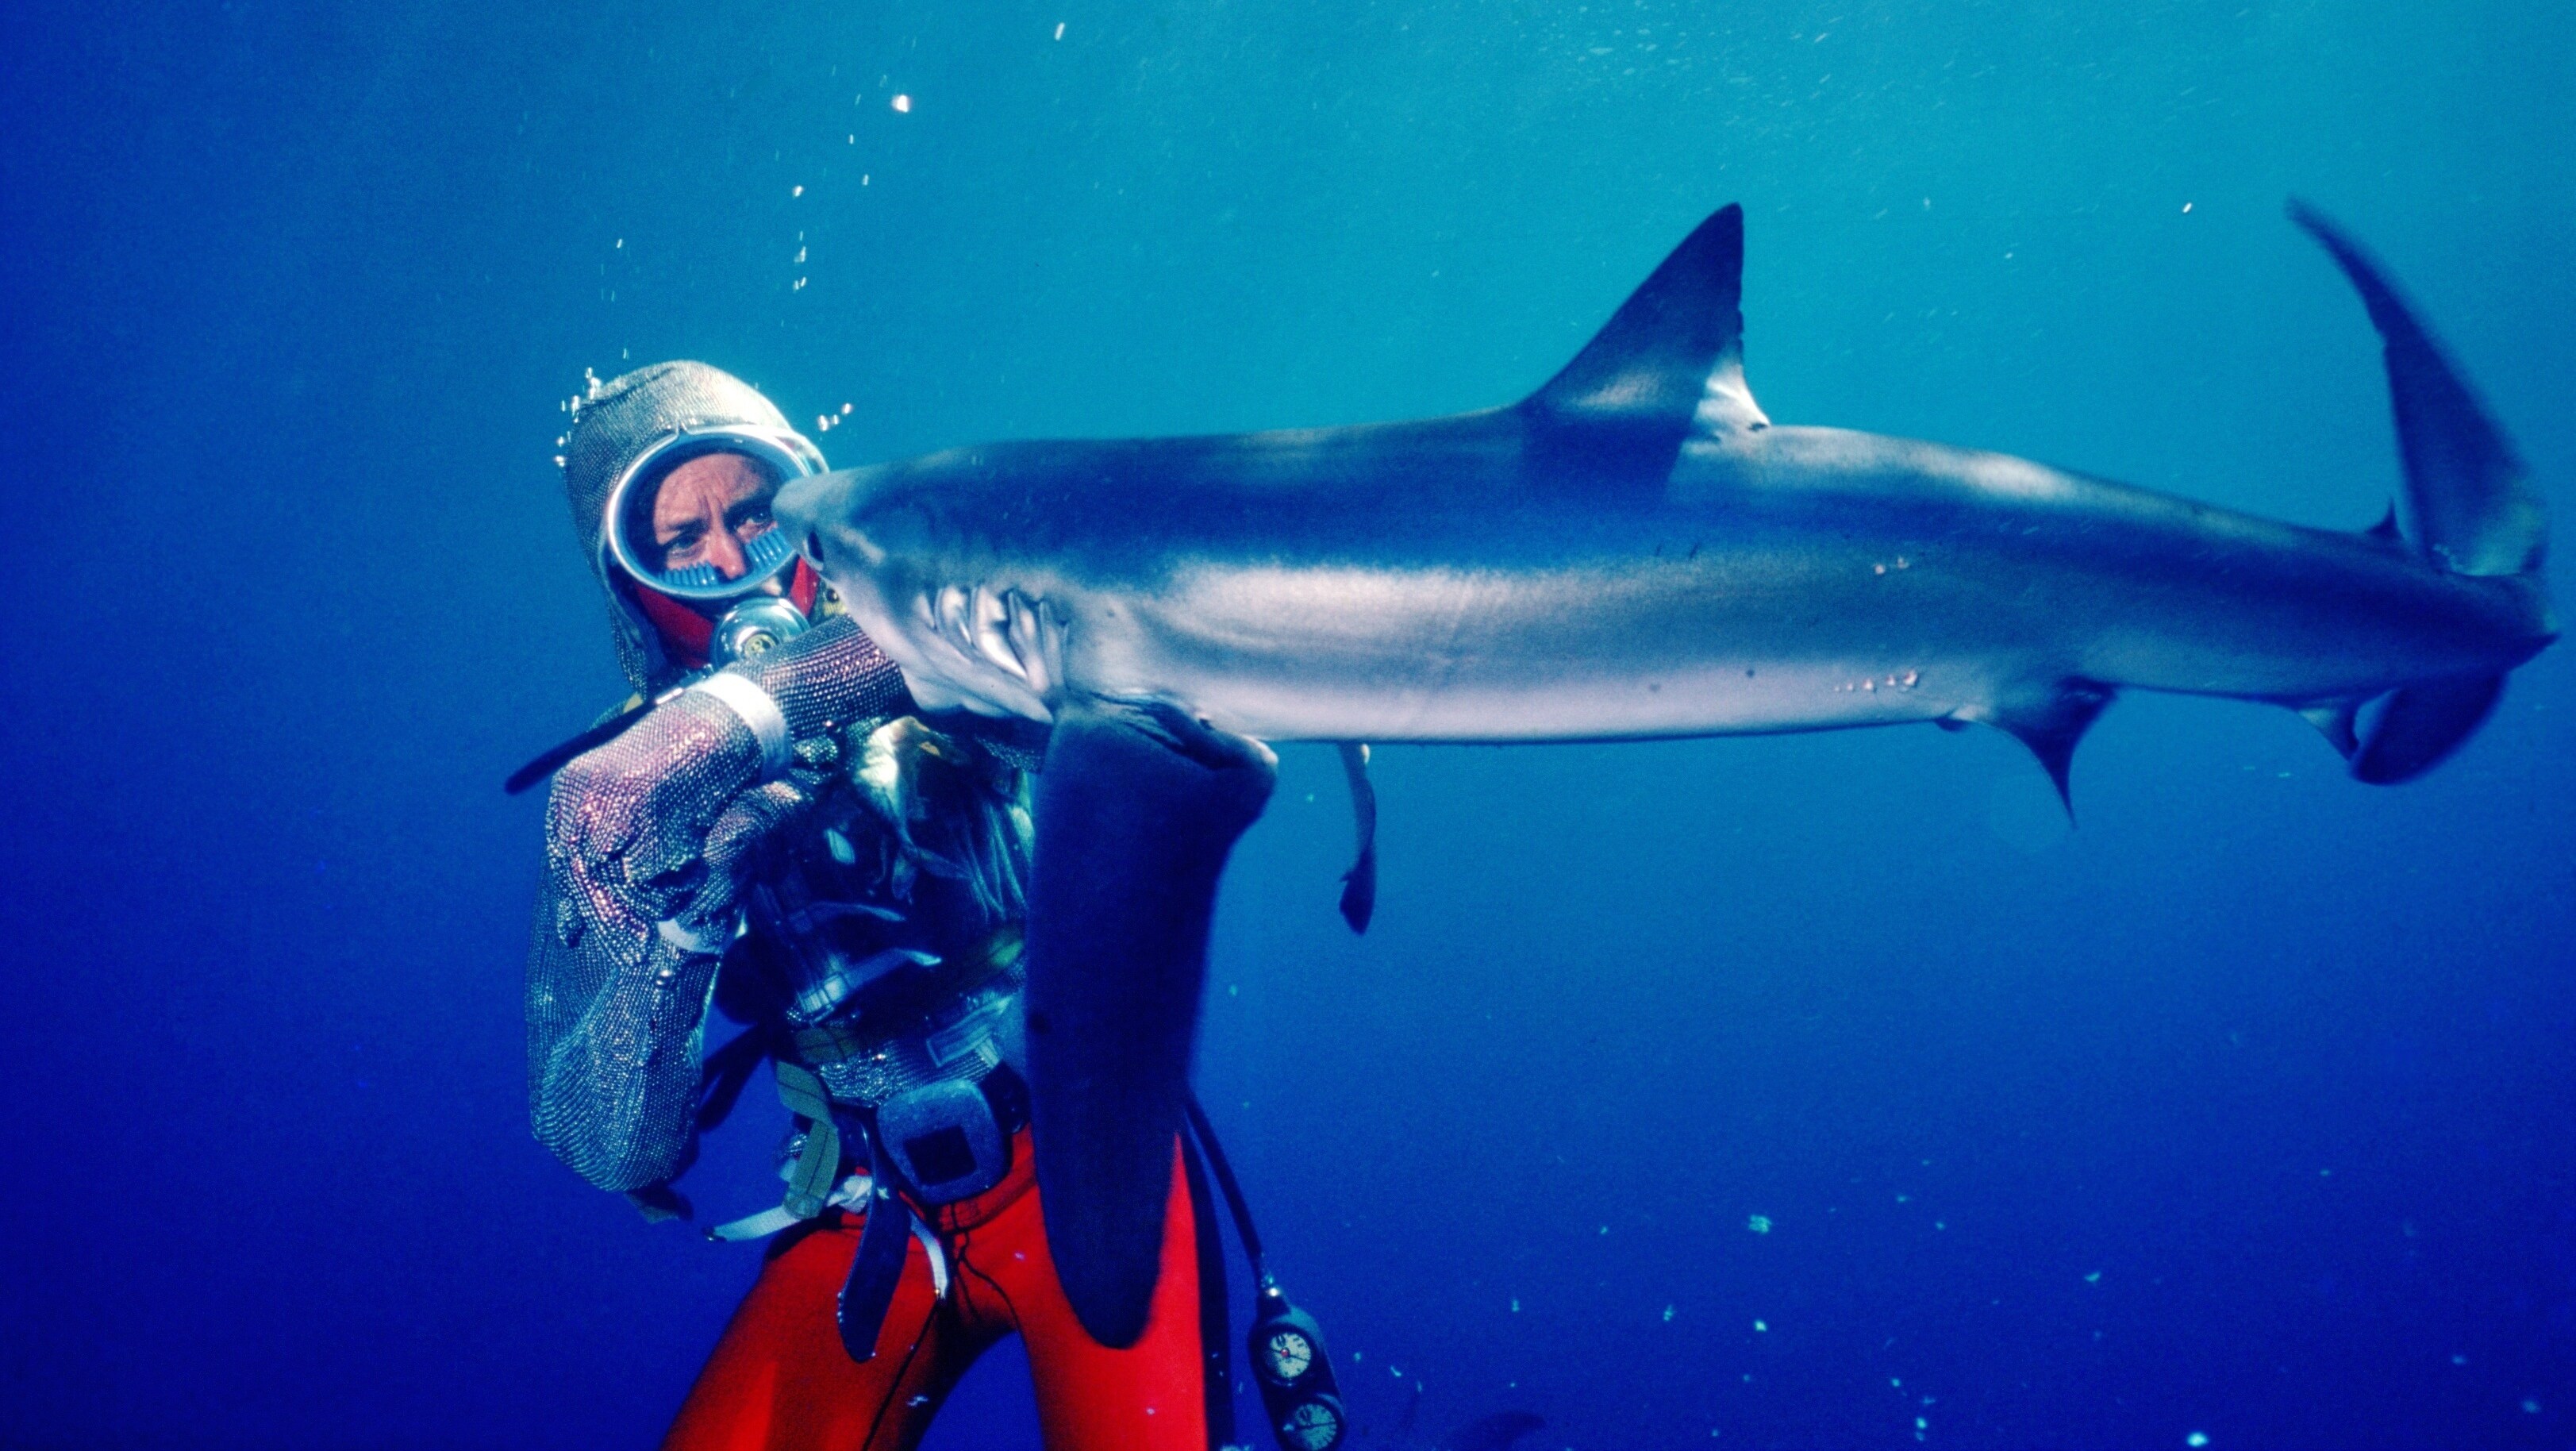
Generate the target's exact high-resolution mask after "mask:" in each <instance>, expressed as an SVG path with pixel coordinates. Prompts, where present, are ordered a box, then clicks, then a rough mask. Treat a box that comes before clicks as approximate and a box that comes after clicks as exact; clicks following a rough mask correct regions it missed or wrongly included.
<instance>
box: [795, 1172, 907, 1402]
mask: <svg viewBox="0 0 2576 1451" xmlns="http://www.w3.org/2000/svg"><path fill="white" fill-rule="evenodd" d="M863 1137H864V1138H865V1139H866V1140H867V1143H868V1171H869V1172H868V1180H869V1183H870V1184H872V1185H873V1186H874V1188H873V1189H872V1190H871V1191H870V1192H871V1197H870V1199H869V1200H868V1217H867V1222H866V1223H865V1224H863V1225H861V1226H860V1228H859V1249H858V1253H856V1254H854V1255H852V1256H851V1257H850V1277H849V1278H848V1279H846V1280H844V1281H842V1282H841V1298H840V1303H839V1307H838V1310H837V1313H836V1314H835V1316H834V1319H835V1320H837V1321H838V1322H839V1324H840V1330H841V1349H843V1350H845V1351H847V1352H849V1356H850V1359H851V1360H853V1361H855V1362H857V1363H858V1364H860V1365H865V1364H867V1363H868V1362H869V1361H870V1360H873V1359H875V1358H876V1353H877V1332H878V1331H879V1330H882V1329H883V1328H885V1317H886V1311H887V1310H888V1309H890V1308H892V1306H893V1305H894V1292H895V1287H896V1286H897V1285H898V1284H900V1283H902V1280H903V1252H904V1250H905V1249H906V1248H908V1247H909V1246H910V1245H911V1243H912V1233H913V1219H912V1206H911V1205H909V1204H907V1203H905V1202H904V1201H903V1198H902V1196H900V1195H898V1194H896V1193H895V1192H894V1190H893V1188H892V1187H891V1186H890V1185H889V1184H888V1182H887V1180H886V1176H885V1165H884V1163H883V1162H882V1160H883V1158H884V1155H883V1153H882V1152H881V1151H880V1150H879V1149H878V1148H877V1146H876V1135H874V1134H867V1135H864V1136H863ZM809 1142H810V1141H809Z"/></svg>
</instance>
